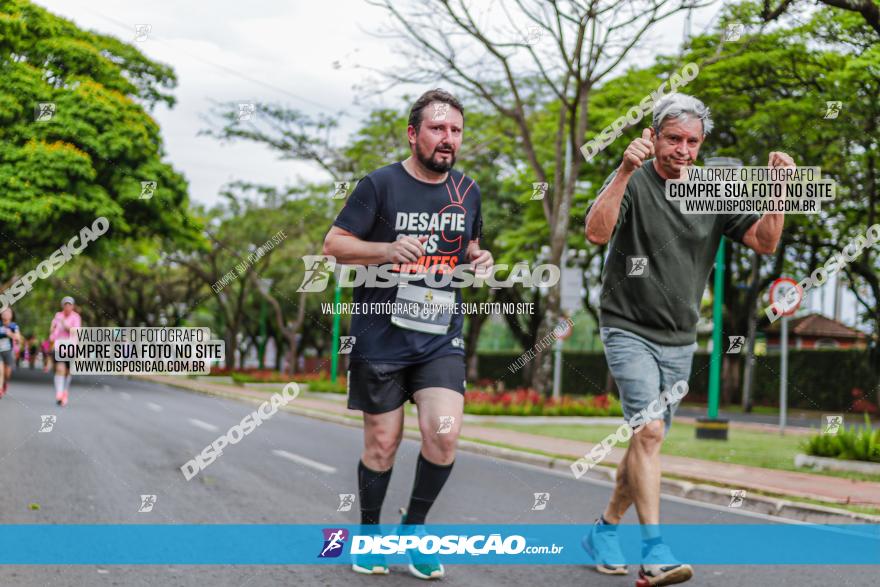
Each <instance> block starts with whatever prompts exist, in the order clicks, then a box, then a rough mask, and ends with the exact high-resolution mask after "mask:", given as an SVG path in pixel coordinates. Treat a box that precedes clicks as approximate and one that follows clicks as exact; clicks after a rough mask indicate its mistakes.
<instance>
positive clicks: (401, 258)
mask: <svg viewBox="0 0 880 587" xmlns="http://www.w3.org/2000/svg"><path fill="white" fill-rule="evenodd" d="M427 240H428V237H426V236H420V237H419V238H415V237H412V236H405V237H403V238H401V239H399V240H396V241H394V242H393V243H388V253H387V256H388V262H389V263H415V262H416V261H418V260H419V257H421V256H422V255H424V254H425V249H424V247H422V245H423V244H424V243H425V241H427Z"/></svg>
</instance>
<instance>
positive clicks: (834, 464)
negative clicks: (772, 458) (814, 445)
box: [794, 454, 880, 475]
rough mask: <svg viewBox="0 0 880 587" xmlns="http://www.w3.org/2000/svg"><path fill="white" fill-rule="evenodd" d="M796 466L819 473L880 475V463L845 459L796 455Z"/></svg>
mask: <svg viewBox="0 0 880 587" xmlns="http://www.w3.org/2000/svg"><path fill="white" fill-rule="evenodd" d="M794 466H795V467H810V468H812V469H813V470H817V471H821V470H823V469H828V470H829V471H850V472H855V473H867V474H869V475H880V463H872V462H870V461H847V460H844V459H832V458H828V457H816V456H812V455H805V454H796V455H794Z"/></svg>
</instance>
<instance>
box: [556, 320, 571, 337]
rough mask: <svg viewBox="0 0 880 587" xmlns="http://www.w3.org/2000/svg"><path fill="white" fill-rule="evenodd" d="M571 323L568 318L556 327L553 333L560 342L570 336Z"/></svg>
mask: <svg viewBox="0 0 880 587" xmlns="http://www.w3.org/2000/svg"><path fill="white" fill-rule="evenodd" d="M571 325H572V321H571V320H570V319H569V318H564V319H563V320H562V322H560V323H559V324H557V325H556V328H555V329H554V332H555V333H556V338H557V339H560V340H565V339H566V338H568V337H569V336H571V333H572V332H573V330H572V327H571Z"/></svg>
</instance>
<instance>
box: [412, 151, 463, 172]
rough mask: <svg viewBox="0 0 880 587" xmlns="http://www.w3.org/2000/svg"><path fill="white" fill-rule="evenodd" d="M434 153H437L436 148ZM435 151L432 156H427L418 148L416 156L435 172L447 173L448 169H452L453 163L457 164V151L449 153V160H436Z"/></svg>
mask: <svg viewBox="0 0 880 587" xmlns="http://www.w3.org/2000/svg"><path fill="white" fill-rule="evenodd" d="M434 153H436V149H435V150H434ZM434 153H431V156H430V157H427V156H425V155H423V154H422V152H421V150H420V149H416V157H418V158H419V162H420V163H421V164H422V165H424V166H425V167H427V168H428V169H430V170H431V171H433V172H435V173H446V172H447V171H449V170H450V169H452V166H453V165H455V153H454V152H451V153H449V161H448V162H444V161H435V160H434Z"/></svg>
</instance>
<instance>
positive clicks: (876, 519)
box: [132, 376, 880, 524]
mask: <svg viewBox="0 0 880 587" xmlns="http://www.w3.org/2000/svg"><path fill="white" fill-rule="evenodd" d="M132 378H136V379H139V380H141V381H147V382H150V383H155V384H158V385H167V386H169V387H175V388H177V389H183V390H186V391H192V392H195V393H201V394H204V395H211V396H219V397H225V398H228V399H235V400H240V401H246V402H249V403H255V404H260V403H262V402H264V401H266V400H265V399H260V398H254V397H250V396H247V395H242V394H239V393H236V392H235V391H234V389H230V390H229V391H225V390H224V391H222V392H221V391H214V390H205V389H197V388H195V387H190V386H188V385H175V384H174V383H173V382H164V381H163V382H157V381H153V380H152V379H149V378H146V377H137V376H133V377H132ZM181 383H183V382H181ZM193 383H197V382H193ZM266 399H268V397H267V398H266ZM281 409H283V410H285V411H288V412H291V413H294V414H297V415H300V416H305V417H308V418H314V419H316V420H324V421H326V422H333V423H336V424H343V425H345V426H351V427H352V428H361V427H362V422H361V420H360V419H359V418H349V417H347V416H340V415H337V414H329V413H327V412H322V411H319V410H312V409H308V408H298V407H295V406H291V405H290V404H287V405H284V406H281ZM403 434H404V437H405V438H409V439H412V440H421V438H422V436H421V432H419V431H418V430H417V429H413V428H409V427H404V430H403ZM458 447H459V448H460V449H461V450H465V451H467V452H471V453H475V454H480V455H483V456H489V457H493V458H498V459H504V460H509V461H513V462H518V463H524V464H528V465H534V466H538V467H545V468H547V469H553V470H556V471H569V472H570V465H571V463H572V462H574V461H575V460H576V459H574V458H571V459H566V458H559V457H550V456H547V455H542V454H537V453H532V452H528V451H524V450H516V449H511V448H506V447H500V446H494V445H491V444H485V443H483V442H478V441H474V440H470V439H468V438H466V437H463V438H459V441H458ZM616 472H617V470H616V468H613V467H607V466H604V465H598V466H596V467H594V468H592V469H591V470H590V471H589V472H588V473H586V475H585V476H591V477H593V478H599V479H601V480H604V481H609V482H613V481H614V479H615V477H616ZM661 492H662V493H663V494H664V495H671V496H675V497H682V498H686V499H691V500H694V501H700V502H703V503H711V504H714V505H721V506H729V504H730V501H731V495H730V490H729V489H725V488H721V487H716V486H714V485H707V484H701V483H694V482H691V481H685V480H681V479H671V478H668V477H663V478H662V479H661ZM739 509H741V510H745V511H750V512H755V513H760V514H765V515H769V516H776V517H780V518H786V519H790V520H797V521H800V522H808V523H813V524H852V523H872V524H877V523H880V516H872V515H870V514H863V513H858V512H850V511H848V510H841V509H837V508H833V507H827V506H821V505H814V504H809V503H802V502H796V501H790V500H786V499H783V498H777V497H769V496H765V495H760V494H750V493H749V492H747V493H746V496H745V499H744V500H743V503H742V506H740V508H739Z"/></svg>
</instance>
